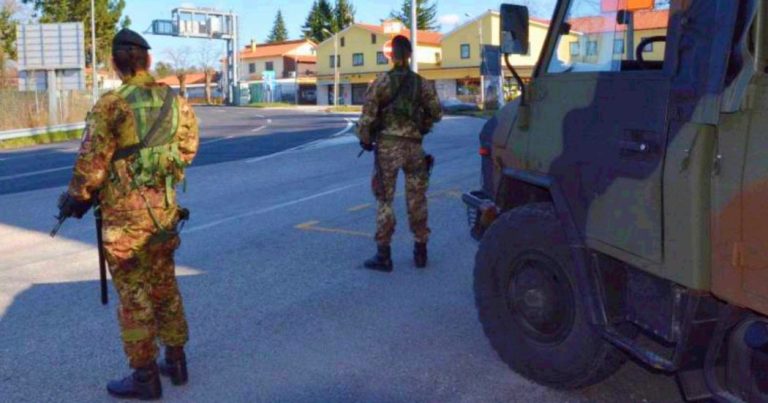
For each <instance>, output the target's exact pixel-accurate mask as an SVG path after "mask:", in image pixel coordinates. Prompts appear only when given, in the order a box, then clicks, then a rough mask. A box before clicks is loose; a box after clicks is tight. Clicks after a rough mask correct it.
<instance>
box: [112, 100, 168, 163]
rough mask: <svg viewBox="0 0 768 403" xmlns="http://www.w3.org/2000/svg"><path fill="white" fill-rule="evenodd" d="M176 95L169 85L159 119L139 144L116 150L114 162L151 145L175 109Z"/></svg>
mask: <svg viewBox="0 0 768 403" xmlns="http://www.w3.org/2000/svg"><path fill="white" fill-rule="evenodd" d="M175 97H176V96H175V95H173V90H172V89H171V88H170V87H169V88H168V93H167V94H166V95H165V100H164V101H163V107H162V108H161V109H160V114H159V115H158V116H157V119H155V121H154V123H152V127H151V128H150V129H149V131H148V132H147V135H146V136H144V138H143V139H139V143H138V144H134V145H132V146H128V147H125V148H121V149H119V150H117V151H115V155H114V156H113V157H112V161H113V162H114V161H119V160H122V159H125V158H128V157H130V156H132V155H134V154H136V153H138V152H139V151H141V150H142V149H144V148H147V147H150V144H151V143H152V139H153V137H154V136H155V135H156V134H157V131H158V130H160V126H161V125H162V124H163V121H164V120H165V118H167V117H168V114H169V113H170V112H171V110H172V109H173V99H174V98H175Z"/></svg>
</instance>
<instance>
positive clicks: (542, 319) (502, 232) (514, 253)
mask: <svg viewBox="0 0 768 403" xmlns="http://www.w3.org/2000/svg"><path fill="white" fill-rule="evenodd" d="M573 270H574V264H573V258H572V256H571V250H570V248H569V246H568V243H567V242H566V238H565V235H564V233H563V230H562V227H561V225H560V222H559V221H558V220H557V218H556V216H555V211H554V208H553V206H552V204H551V203H535V204H529V205H526V206H523V207H519V208H516V209H513V210H510V211H508V212H506V213H504V214H503V215H502V216H500V217H499V218H498V219H497V220H496V221H495V222H494V223H493V225H492V226H491V227H490V228H489V229H488V231H487V232H486V234H485V236H484V237H483V239H482V242H481V243H480V247H479V249H478V252H477V256H476V259H475V273H474V281H475V284H474V288H475V303H476V306H477V310H478V315H479V318H480V322H481V323H482V325H483V330H484V332H485V335H486V336H487V337H488V339H489V341H490V343H491V346H492V347H493V348H494V349H495V350H496V352H497V353H498V355H499V357H500V358H501V359H502V360H503V361H504V362H505V363H506V364H507V365H508V366H509V367H510V368H511V369H512V370H514V371H515V372H517V373H519V374H521V375H523V376H525V377H526V378H528V379H531V380H533V381H535V382H537V383H539V384H543V385H546V386H549V387H552V388H557V389H577V388H581V387H585V386H588V385H591V384H595V383H598V382H600V381H602V380H604V379H605V378H607V377H608V376H610V375H612V374H613V373H614V372H616V371H617V370H618V369H619V368H620V367H621V365H622V364H623V363H624V362H625V361H626V358H625V356H624V355H623V354H622V353H621V352H620V351H618V350H617V349H616V348H615V347H613V346H612V345H610V344H609V343H607V342H606V341H605V340H603V339H602V338H601V337H600V335H598V334H597V332H595V331H594V330H593V328H592V325H591V324H590V323H589V322H588V318H587V312H586V306H585V305H584V303H583V300H582V298H580V292H581V290H579V289H578V287H577V282H576V281H575V277H574V274H573Z"/></svg>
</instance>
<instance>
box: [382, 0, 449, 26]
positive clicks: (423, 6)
mask: <svg viewBox="0 0 768 403" xmlns="http://www.w3.org/2000/svg"><path fill="white" fill-rule="evenodd" d="M389 16H390V18H394V19H397V20H400V21H401V22H402V23H403V24H405V26H406V28H408V29H410V28H411V0H403V5H402V6H401V7H400V10H396V11H394V10H393V11H392V13H390V15H389ZM416 24H417V27H418V29H423V30H427V31H437V30H439V29H440V24H438V23H437V2H435V3H432V4H430V0H416Z"/></svg>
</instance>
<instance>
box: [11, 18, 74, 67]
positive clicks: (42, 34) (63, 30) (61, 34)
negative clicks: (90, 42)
mask: <svg viewBox="0 0 768 403" xmlns="http://www.w3.org/2000/svg"><path fill="white" fill-rule="evenodd" d="M16 43H17V46H18V49H17V50H18V55H19V70H66V69H83V68H85V41H84V32H83V23H82V22H66V23H60V24H19V26H18V27H17V28H16Z"/></svg>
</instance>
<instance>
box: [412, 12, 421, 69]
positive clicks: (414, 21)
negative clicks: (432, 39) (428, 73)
mask: <svg viewBox="0 0 768 403" xmlns="http://www.w3.org/2000/svg"><path fill="white" fill-rule="evenodd" d="M416 6H417V0H411V45H412V46H413V53H412V54H411V70H413V72H414V73H418V72H419V60H418V59H419V39H418V36H419V29H418V28H419V22H418V20H417V19H416V17H417V15H418V12H417V11H418V10H417V9H416Z"/></svg>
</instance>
